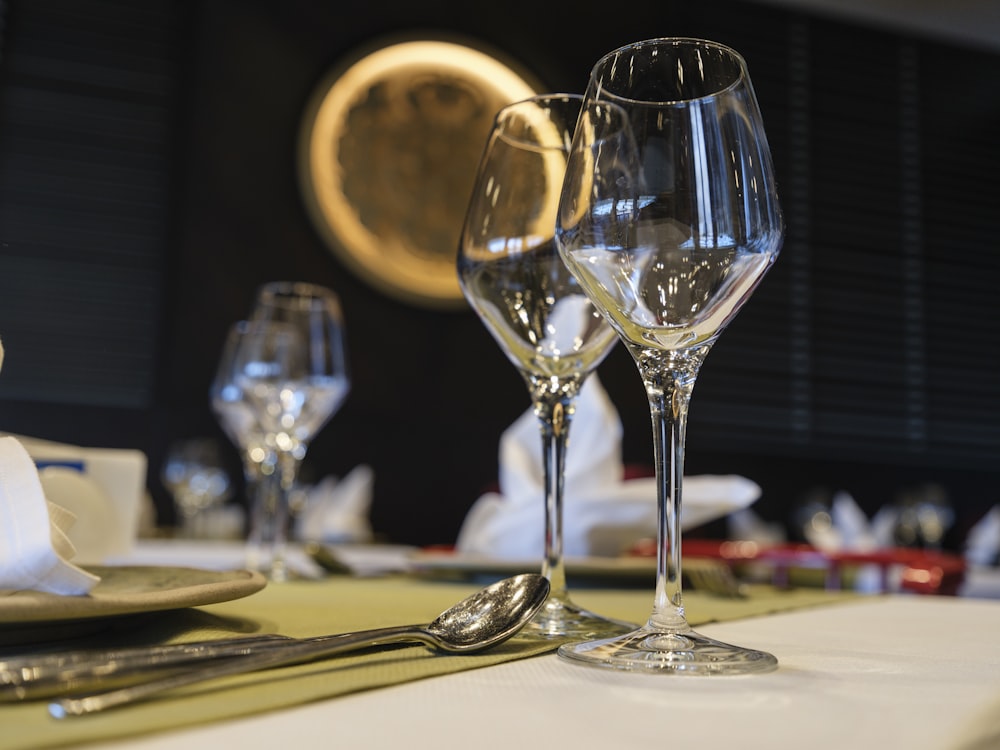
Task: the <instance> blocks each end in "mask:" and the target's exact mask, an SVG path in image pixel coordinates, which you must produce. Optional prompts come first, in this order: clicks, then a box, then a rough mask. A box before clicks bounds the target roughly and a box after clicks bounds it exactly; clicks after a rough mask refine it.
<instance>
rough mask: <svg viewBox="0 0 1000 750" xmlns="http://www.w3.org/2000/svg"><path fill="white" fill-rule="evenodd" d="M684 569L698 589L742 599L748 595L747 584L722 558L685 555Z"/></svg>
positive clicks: (689, 579)
mask: <svg viewBox="0 0 1000 750" xmlns="http://www.w3.org/2000/svg"><path fill="white" fill-rule="evenodd" d="M682 570H683V572H684V575H685V576H687V578H688V581H689V582H690V583H691V585H692V586H693V587H694V588H695V589H696V590H699V591H707V592H708V593H710V594H716V595H718V596H726V597H730V598H733V599H742V598H744V597H745V596H746V595H747V593H746V586H745V585H744V584H742V583H741V582H740V581H739V580H738V579H737V578H736V576H735V575H734V574H733V571H732V569H731V568H730V567H729V566H728V565H726V563H724V562H722V561H721V560H713V559H712V558H709V557H685V558H684V563H683V568H682Z"/></svg>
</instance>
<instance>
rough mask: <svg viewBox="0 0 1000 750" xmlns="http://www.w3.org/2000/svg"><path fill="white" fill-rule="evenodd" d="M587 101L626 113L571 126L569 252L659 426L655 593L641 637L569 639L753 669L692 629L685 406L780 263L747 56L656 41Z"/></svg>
mask: <svg viewBox="0 0 1000 750" xmlns="http://www.w3.org/2000/svg"><path fill="white" fill-rule="evenodd" d="M585 98H586V101H587V103H589V104H592V105H597V104H599V103H603V104H605V105H616V106H617V107H619V108H620V109H621V110H623V111H624V113H625V119H624V120H623V121H621V122H616V121H614V120H612V119H604V120H601V119H594V120H592V121H590V122H585V121H584V120H581V123H580V125H581V126H580V127H578V128H577V129H576V131H575V135H574V141H573V146H572V149H571V153H570V157H569V164H568V166H567V172H566V179H565V182H564V187H563V193H562V198H561V202H560V209H559V215H558V219H557V232H556V237H557V245H558V248H559V251H560V253H561V255H562V257H563V259H564V260H565V262H566V265H567V266H568V267H569V268H570V269H571V271H572V272H573V274H574V275H575V276H576V277H577V278H578V279H579V281H580V284H581V285H582V286H583V288H584V289H585V290H586V292H587V294H588V295H589V296H590V298H591V299H592V300H593V302H594V304H595V305H596V306H597V308H598V309H599V310H600V311H601V312H602V314H603V315H604V316H605V317H606V318H607V319H608V320H609V321H610V323H611V325H612V326H613V327H614V329H615V330H616V332H617V333H618V335H619V337H620V338H621V339H622V341H623V342H624V345H625V347H626V348H627V349H628V351H629V353H630V354H631V355H632V357H633V359H634V360H635V362H636V365H637V368H638V371H639V374H640V376H641V379H642V382H643V385H644V387H645V390H646V394H647V397H648V401H649V407H650V413H651V417H652V422H653V446H654V465H655V468H656V475H657V479H658V483H657V484H658V497H657V507H658V515H659V523H658V541H657V575H656V591H655V594H654V602H653V609H652V613H651V615H650V617H649V620H648V621H647V623H646V624H645V625H644V626H642V627H640V628H638V629H636V630H635V631H633V632H631V633H627V634H625V635H621V636H617V637H613V638H607V639H603V640H599V641H585V642H583V643H576V644H565V645H563V646H561V647H560V648H559V654H560V655H561V656H563V657H565V658H568V659H571V660H574V661H579V662H583V663H586V664H591V665H596V666H603V667H612V668H617V669H625V670H641V671H655V672H660V673H665V674H744V673H752V672H761V671H769V670H771V669H774V668H775V667H776V666H777V660H776V659H775V658H774V656H772V655H771V654H768V653H765V652H762V651H756V650H754V649H748V648H743V647H740V646H734V645H731V644H725V643H720V642H718V641H714V640H712V639H710V638H707V637H706V636H702V635H701V634H699V633H696V632H695V631H694V630H693V629H692V628H691V627H690V626H689V625H688V623H687V620H686V617H685V614H684V606H683V598H682V592H681V534H680V509H681V503H682V480H683V469H684V449H685V435H686V427H687V412H688V405H689V401H690V398H691V394H692V391H693V388H694V385H695V382H696V379H697V376H698V373H699V371H700V368H701V366H702V363H703V362H704V360H705V357H706V356H707V354H708V353H709V351H710V349H711V348H712V346H713V345H714V343H715V342H716V341H717V339H718V337H719V336H720V334H721V333H722V331H723V330H724V329H725V328H726V326H727V325H728V324H729V323H730V322H731V321H732V319H733V317H734V316H735V315H736V314H737V312H738V311H739V310H740V308H741V307H742V306H743V305H744V304H745V303H746V301H747V300H748V299H749V297H750V296H751V294H752V292H753V291H754V289H755V288H756V287H757V285H758V284H759V282H760V281H761V279H762V278H763V276H764V274H765V273H766V271H767V270H768V268H770V266H771V264H772V263H773V262H774V260H775V258H776V257H777V254H778V251H779V249H780V247H781V243H782V238H783V234H784V226H783V222H782V217H781V211H780V207H779V204H778V199H777V191H776V189H775V182H774V175H773V168H772V165H771V158H770V153H769V150H768V145H767V139H766V137H765V135H764V130H763V124H762V118H761V115H760V111H759V109H758V106H757V102H756V98H755V95H754V92H753V88H752V86H751V83H750V78H749V73H748V71H747V68H746V63H745V61H744V60H743V58H742V56H740V55H739V53H737V52H736V51H734V50H732V49H730V48H729V47H726V46H724V45H721V44H717V43H715V42H711V41H707V40H700V39H684V38H675V39H651V40H645V41H642V42H637V43H635V44H631V45H627V46H625V47H622V48H619V49H617V50H615V51H613V52H611V53H609V54H607V55H606V56H604V57H603V58H601V60H599V61H598V62H597V64H596V65H595V66H594V68H593V71H592V73H591V78H590V82H589V84H588V87H587V92H586V94H585Z"/></svg>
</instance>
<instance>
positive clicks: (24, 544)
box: [0, 437, 100, 595]
mask: <svg viewBox="0 0 1000 750" xmlns="http://www.w3.org/2000/svg"><path fill="white" fill-rule="evenodd" d="M74 520H75V519H74V516H73V515H72V514H71V513H69V512H68V511H66V510H65V509H63V508H61V507H60V506H58V505H55V504H53V503H49V502H48V501H47V500H46V499H45V493H44V492H43V491H42V484H41V480H40V479H39V477H38V471H37V469H36V468H35V464H34V462H33V461H32V460H31V457H30V456H29V455H28V452H27V451H26V450H25V449H24V446H22V445H21V443H20V442H19V441H18V440H17V439H16V438H13V437H0V591H2V592H4V593H11V592H14V591H24V590H35V591H45V592H48V593H52V594H64V595H81V594H86V593H87V592H88V591H90V590H91V589H92V588H93V587H94V585H95V584H97V582H98V581H99V580H100V579H99V578H98V577H97V576H95V575H92V574H91V573H88V572H87V571H85V570H83V569H82V568H79V567H77V566H76V565H74V564H73V563H71V562H70V559H71V558H72V557H73V555H74V554H75V552H76V550H75V549H74V547H73V544H72V542H70V540H69V538H68V537H67V536H66V529H67V528H68V527H69V526H70V525H72V523H73V521H74Z"/></svg>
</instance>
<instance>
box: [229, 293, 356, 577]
mask: <svg viewBox="0 0 1000 750" xmlns="http://www.w3.org/2000/svg"><path fill="white" fill-rule="evenodd" d="M234 335H235V336H236V343H235V346H234V351H233V360H234V363H233V368H232V369H233V372H234V379H235V383H236V385H237V386H238V387H239V389H240V390H241V391H242V393H243V394H244V396H245V397H246V403H247V404H248V405H249V406H250V408H251V410H252V413H253V414H254V417H255V419H256V421H257V424H258V425H259V427H260V429H261V431H262V433H263V436H264V444H265V445H266V446H267V447H268V448H269V449H271V450H273V451H274V452H275V455H276V456H277V464H276V465H277V473H276V476H277V480H276V481H275V482H268V483H267V484H268V485H270V486H271V487H272V488H273V491H268V492H263V493H260V497H258V498H256V500H255V504H254V507H253V508H252V509H251V516H250V531H249V536H248V546H247V565H248V566H249V567H250V568H251V569H252V570H258V571H261V572H263V573H265V574H267V575H268V577H269V578H270V579H271V580H273V581H282V580H285V579H286V578H287V575H288V571H287V570H286V567H285V561H284V549H285V546H286V544H287V541H288V533H289V524H290V518H289V514H290V505H291V498H292V497H293V495H294V493H295V492H296V490H297V486H296V483H297V480H298V471H299V466H300V465H301V462H302V459H303V458H304V457H305V455H306V451H307V449H308V446H309V441H310V440H312V438H313V437H314V436H315V435H316V433H317V432H319V430H321V429H322V428H323V426H324V425H325V424H326V423H327V422H328V421H329V420H330V418H331V417H332V416H333V415H334V414H335V413H336V412H337V411H338V410H339V409H340V407H341V405H342V404H343V402H344V400H345V399H346V398H347V394H348V391H349V390H350V378H349V375H348V364H347V346H346V342H345V331H344V317H343V313H342V311H341V306H340V300H339V298H338V297H337V295H336V294H335V293H334V292H333V291H332V290H330V289H327V288H326V287H322V286H318V285H316V284H308V283H305V282H291V281H275V282H270V283H267V284H264V285H262V286H261V287H260V288H259V289H258V291H257V295H256V298H255V300H254V305H253V309H252V311H251V315H250V325H248V326H246V327H244V328H243V329H242V330H238V331H236V332H235V334H234Z"/></svg>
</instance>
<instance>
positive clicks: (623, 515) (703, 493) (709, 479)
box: [455, 375, 760, 559]
mask: <svg viewBox="0 0 1000 750" xmlns="http://www.w3.org/2000/svg"><path fill="white" fill-rule="evenodd" d="M621 437H622V424H621V419H620V418H619V416H618V412H617V411H616V409H615V407H614V405H613V404H612V402H611V400H610V399H609V398H608V395H607V393H606V392H605V391H604V388H603V387H602V385H601V383H600V381H599V380H598V378H597V376H596V375H591V376H590V378H588V380H587V381H586V382H585V383H584V386H583V388H582V389H581V391H580V394H579V396H578V397H577V400H576V413H575V414H574V415H573V420H572V422H571V424H570V429H569V444H568V447H567V451H566V476H565V479H564V493H565V494H564V501H563V553H564V555H565V556H566V557H585V556H591V555H594V556H604V557H614V556H617V555H620V554H622V553H623V552H624V551H625V550H626V549H627V548H628V547H629V546H630V545H632V544H634V543H635V542H636V541H638V540H639V539H642V538H645V537H651V536H655V535H656V480H655V479H653V478H642V479H632V480H628V481H626V480H625V479H624V467H623V464H622V460H621ZM499 460H500V465H499V485H500V488H499V489H500V491H499V492H488V493H486V494H484V495H483V496H481V497H480V498H478V499H477V500H476V502H475V503H474V504H473V506H472V508H471V509H470V510H469V512H468V514H467V515H466V517H465V520H464V521H463V523H462V527H461V529H460V530H459V534H458V538H457V540H456V543H455V547H456V551H457V552H459V553H461V554H469V555H486V556H490V557H495V558H505V559H540V558H541V556H542V555H543V554H544V550H545V546H544V537H545V507H544V506H545V502H544V484H545V482H544V465H543V463H542V460H543V459H542V438H541V432H540V426H539V422H538V417H536V416H535V414H534V413H533V411H532V410H531V409H528V410H527V411H525V412H524V414H522V415H521V416H520V417H519V418H518V419H517V420H516V421H515V422H514V423H513V424H512V425H511V426H510V427H509V428H508V429H507V430H506V431H505V432H504V433H503V435H502V436H501V439H500V450H499ZM759 496H760V487H758V486H757V484H755V483H754V482H752V481H750V480H749V479H746V478H744V477H740V476H692V477H685V478H684V500H683V503H682V506H681V525H682V527H684V528H691V527H694V526H698V525H700V524H703V523H707V522H708V521H711V520H714V519H716V518H721V517H723V516H725V515H727V514H728V513H731V512H733V511H735V510H739V509H741V508H745V507H747V506H749V505H750V504H751V503H753V502H754V501H755V500H757V498H758V497H759Z"/></svg>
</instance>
